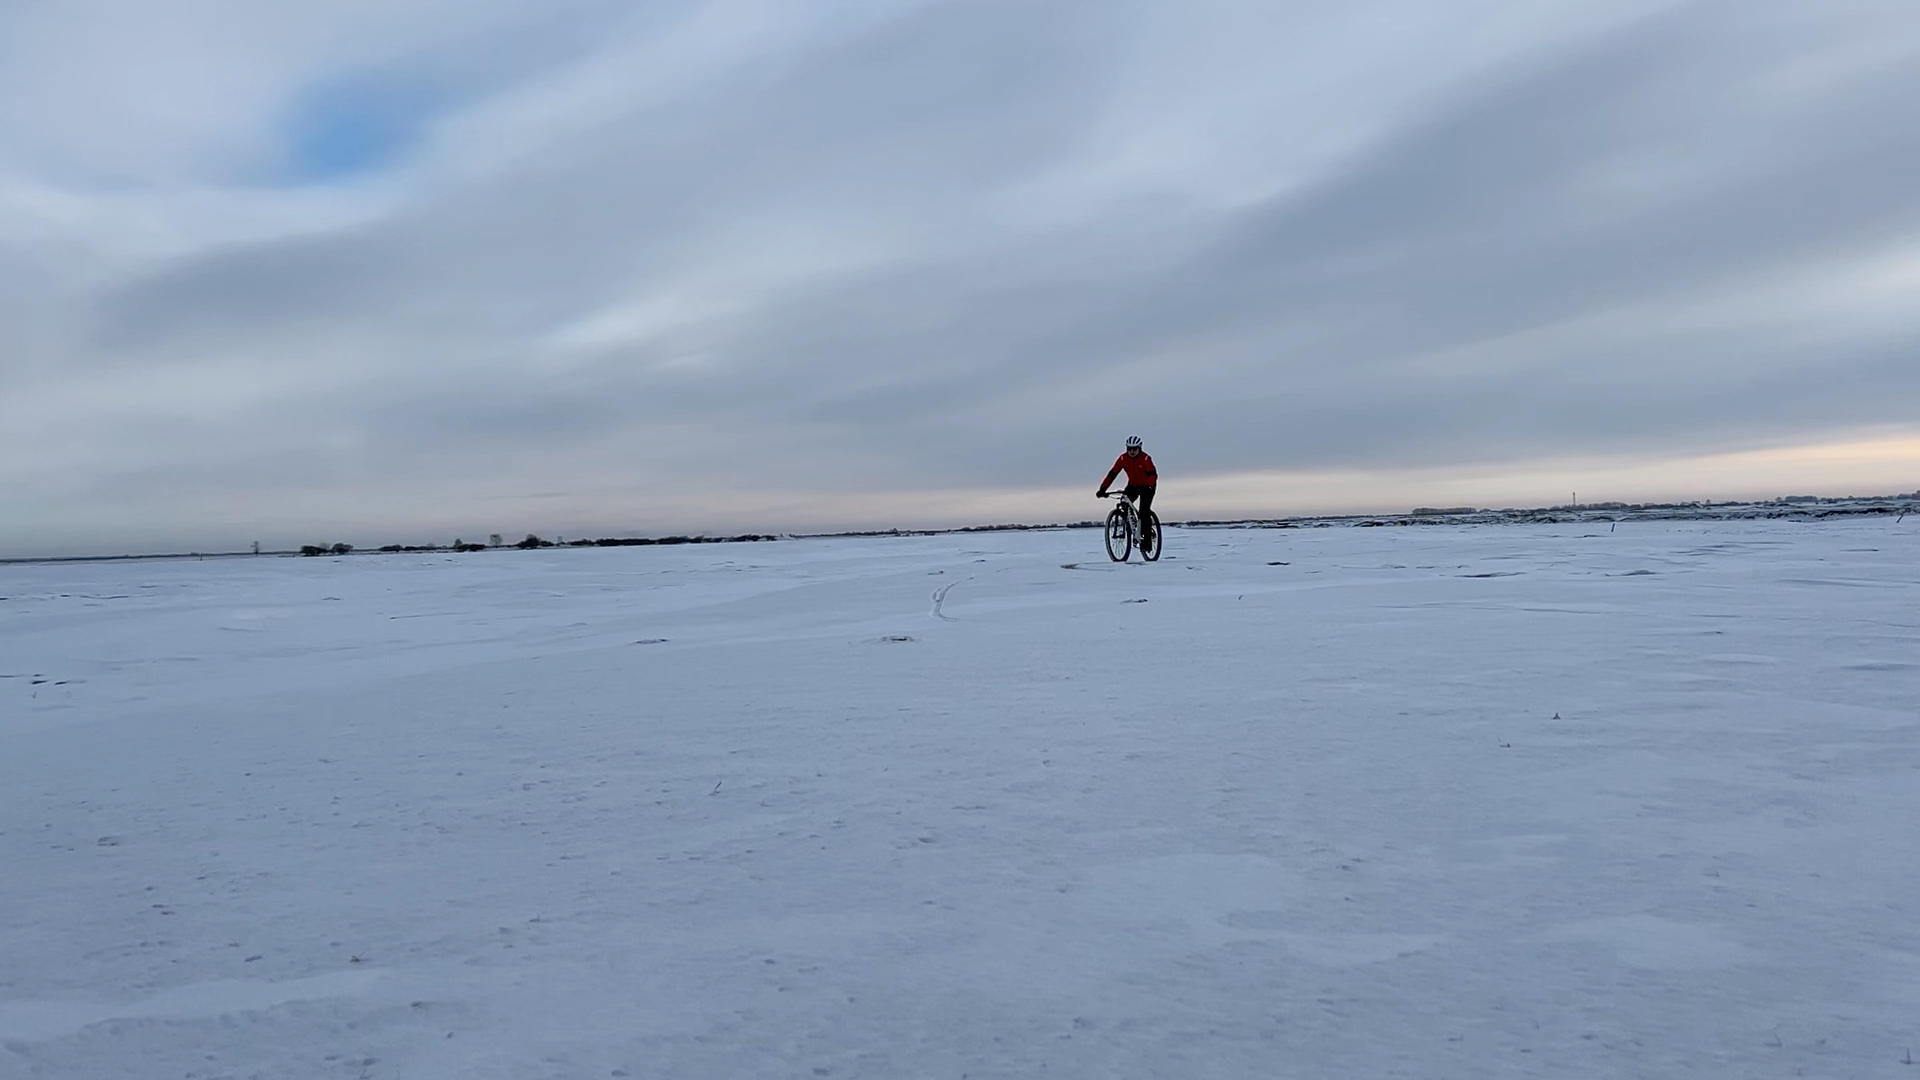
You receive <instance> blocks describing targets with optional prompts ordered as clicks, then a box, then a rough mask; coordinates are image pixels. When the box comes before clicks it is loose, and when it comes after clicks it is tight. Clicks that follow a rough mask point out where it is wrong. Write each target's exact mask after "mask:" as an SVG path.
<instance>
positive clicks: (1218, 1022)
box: [0, 519, 1920, 1080]
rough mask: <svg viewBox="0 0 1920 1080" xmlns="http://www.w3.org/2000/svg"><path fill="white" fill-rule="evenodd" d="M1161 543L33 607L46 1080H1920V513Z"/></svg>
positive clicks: (87, 570) (30, 789)
mask: <svg viewBox="0 0 1920 1080" xmlns="http://www.w3.org/2000/svg"><path fill="white" fill-rule="evenodd" d="M1168 537H1169V544H1168V555H1167V557H1166V559H1165V561H1163V562H1161V563H1159V564H1157V565H1153V566H1145V565H1140V564H1138V563H1133V564H1126V565H1113V564H1110V563H1108V562H1106V561H1105V559H1104V557H1103V556H1102V555H1101V553H1100V552H1099V550H1098V545H1099V542H1100V538H1099V535H1098V533H1097V532H1093V531H1086V530H1081V531H1053V532H1024V533H1005V534H970V535H963V536H939V537H907V538H898V539H835V540H807V541H795V542H788V543H779V544H764V545H753V546H750V547H743V546H735V545H721V546H699V547H680V548H640V549H634V548H626V549H606V550H552V551H530V552H484V553H478V554H469V555H461V556H447V555H391V556H371V557H360V556H354V557H349V558H344V559H275V558H262V559H248V560H224V561H218V560H214V561H203V562H202V561H193V560H179V561H170V562H140V563H131V562H130V563H97V564H75V565H59V566H14V567H7V568H4V569H0V912H4V913H5V918H4V919H0V1077H7V1078H16V1077H63V1078H64V1077H87V1078H104V1077H141V1078H149V1077H197V1078H213V1077H249V1076H266V1077H368V1078H373V1077H395V1078H419V1077H430V1078H432V1077H447V1078H453V1077H460V1078H474V1077H480V1078H487V1077H495V1078H502V1080H506V1078H511V1080H533V1078H544V1077H553V1078H562V1077H565V1078H572V1077H621V1076H628V1077H701V1078H707V1077H716V1078H717V1077H728V1078H732V1077H790V1076H797V1077H814V1076H820V1077H840V1078H844V1077H872V1078H896V1077H952V1078H959V1077H963V1076H964V1077H974V1078H980V1077H1033V1076H1042V1075H1045V1076H1050V1077H1085V1078H1102V1080H1106V1078H1113V1077H1178V1078H1182V1080H1192V1078H1207V1077H1247V1078H1253V1077H1390V1076H1403V1077H1422V1078H1435V1077H1439V1078H1461V1080H1468V1078H1472V1080H1482V1078H1494V1077H1523V1076H1525V1077H1565V1076H1595V1077H1601V1076H1604V1077H1627V1076H1678V1075H1700V1076H1716V1077H1789V1076H1798V1075H1807V1076H1833V1077H1845V1076H1853V1077H1861V1078H1873V1077H1901V1078H1907V1080H1910V1078H1914V1077H1920V1066H1909V1065H1905V1064H1903V1063H1902V1058H1903V1055H1905V1054H1907V1053H1908V1050H1909V1048H1912V1050H1913V1051H1915V1052H1920V844H1917V843H1916V840H1920V824H1917V823H1920V520H1914V519H1909V520H1908V521H1906V522H1904V523H1896V522H1894V521H1893V520H1891V519H1876V520H1849V521H1832V522H1825V523H1818V524H1813V523H1801V522H1789V521H1748V522H1739V521H1735V522H1709V523H1676V522H1653V523H1643V522H1635V523H1628V524H1622V525H1621V526H1620V527H1619V528H1617V529H1615V530H1613V531H1611V532H1609V531H1607V528H1606V527H1599V528H1596V527H1594V526H1591V525H1587V524H1579V523H1574V524H1563V525H1523V526H1484V527H1476V526H1435V527H1431V528H1425V529H1418V530H1405V529H1368V530H1362V529H1327V530H1293V531H1284V530H1261V529H1242V530H1202V529H1186V530H1182V529H1169V531H1168ZM929 596H931V597H932V602H931V606H929V599H928V598H929ZM1130 601H1134V602H1131V603H1130ZM1138 601H1145V602H1144V603H1141V602H1138Z"/></svg>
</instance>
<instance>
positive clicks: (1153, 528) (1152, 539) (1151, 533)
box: [1140, 510, 1166, 562]
mask: <svg viewBox="0 0 1920 1080" xmlns="http://www.w3.org/2000/svg"><path fill="white" fill-rule="evenodd" d="M1165 539H1166V537H1165V535H1164V534H1162V533H1161V532H1160V515H1159V514H1156V513H1154V512H1153V511H1151V510H1149V511H1147V512H1146V514H1144V515H1143V516H1142V518H1141V521H1140V557H1141V558H1143V559H1145V560H1147V561H1148V562H1159V561H1160V548H1161V545H1162V543H1163V542H1164V541H1165Z"/></svg>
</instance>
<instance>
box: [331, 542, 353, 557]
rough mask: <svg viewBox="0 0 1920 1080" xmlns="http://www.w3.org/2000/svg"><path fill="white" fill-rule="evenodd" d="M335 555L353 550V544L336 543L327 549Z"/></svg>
mask: <svg viewBox="0 0 1920 1080" xmlns="http://www.w3.org/2000/svg"><path fill="white" fill-rule="evenodd" d="M327 550H328V551H329V552H330V553H332V554H334V555H345V554H347V553H349V552H351V551H352V550H353V545H352V544H335V545H333V546H332V547H330V548H328V549H327Z"/></svg>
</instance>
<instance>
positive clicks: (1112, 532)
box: [1107, 509, 1133, 562]
mask: <svg viewBox="0 0 1920 1080" xmlns="http://www.w3.org/2000/svg"><path fill="white" fill-rule="evenodd" d="M1131 554H1133V526H1132V525H1131V524H1130V523H1129V522H1128V521H1127V512H1126V511H1125V510H1121V509H1116V510H1114V512H1113V513H1111V514H1108V515H1107V558H1109V559H1112V560H1113V561H1114V562H1126V561H1127V556H1128V555H1131Z"/></svg>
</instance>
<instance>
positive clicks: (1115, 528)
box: [1104, 491, 1164, 562]
mask: <svg viewBox="0 0 1920 1080" xmlns="http://www.w3.org/2000/svg"><path fill="white" fill-rule="evenodd" d="M1107 497H1108V498H1114V499H1119V500H1120V505H1119V506H1116V507H1114V508H1113V512H1112V513H1110V514H1108V515H1107V525H1106V528H1105V530H1104V532H1105V534H1106V539H1107V558H1109V559H1112V560H1113V561H1114V562H1126V561H1127V556H1129V555H1132V554H1133V549H1134V548H1135V547H1138V548H1139V549H1140V558H1141V559H1142V560H1144V561H1146V562H1159V561H1160V549H1161V548H1162V547H1163V546H1164V545H1163V544H1162V543H1161V532H1160V515H1159V514H1156V513H1154V512H1153V511H1152V510H1149V511H1147V519H1146V521H1145V522H1142V521H1141V520H1140V510H1139V508H1138V507H1136V506H1134V505H1133V500H1132V499H1129V498H1127V497H1126V495H1125V494H1124V493H1122V492H1118V491H1115V492H1110V493H1109V494H1108V496H1107ZM1143 525H1144V528H1142V526H1143Z"/></svg>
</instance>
